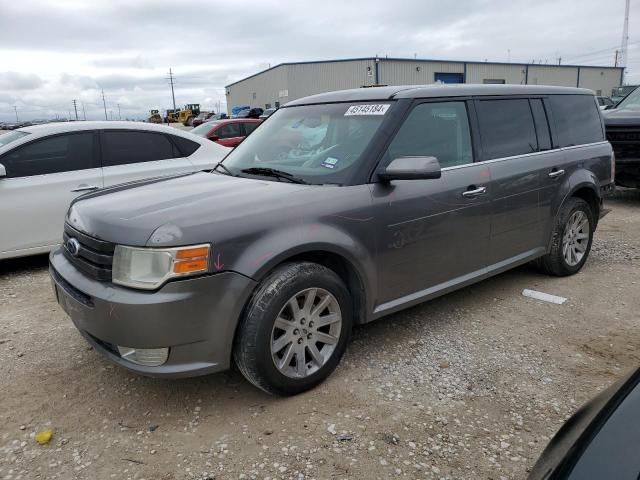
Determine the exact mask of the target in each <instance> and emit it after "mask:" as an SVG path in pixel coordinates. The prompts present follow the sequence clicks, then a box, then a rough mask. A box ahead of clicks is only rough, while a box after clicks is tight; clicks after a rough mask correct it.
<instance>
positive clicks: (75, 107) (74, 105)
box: [71, 99, 78, 122]
mask: <svg viewBox="0 0 640 480" xmlns="http://www.w3.org/2000/svg"><path fill="white" fill-rule="evenodd" d="M71 103H73V109H74V110H75V112H76V122H77V121H78V102H77V101H76V99H73V100H71Z"/></svg>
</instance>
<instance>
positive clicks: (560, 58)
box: [558, 57, 562, 65]
mask: <svg viewBox="0 0 640 480" xmlns="http://www.w3.org/2000/svg"><path fill="white" fill-rule="evenodd" d="M561 63H562V57H558V65H560V64H561Z"/></svg>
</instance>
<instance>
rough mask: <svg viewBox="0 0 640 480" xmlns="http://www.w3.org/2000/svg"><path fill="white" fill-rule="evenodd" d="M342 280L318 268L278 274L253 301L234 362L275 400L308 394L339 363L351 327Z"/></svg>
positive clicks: (298, 266) (291, 268)
mask: <svg viewBox="0 0 640 480" xmlns="http://www.w3.org/2000/svg"><path fill="white" fill-rule="evenodd" d="M351 307H352V305H351V298H350V296H349V292H348V290H347V288H346V287H345V285H344V283H343V282H342V280H341V279H340V278H339V277H338V276H337V275H336V274H335V273H334V272H333V271H332V270H329V269H328V268H325V267H323V266H321V265H318V264H315V263H309V262H304V263H295V264H287V265H283V266H282V267H280V268H278V269H277V270H275V271H274V272H273V273H272V274H271V275H269V276H268V277H267V278H266V279H265V280H264V281H263V282H262V284H261V285H260V287H259V288H258V291H257V292H256V294H255V295H254V297H253V298H252V299H251V301H250V303H249V305H248V307H247V311H246V314H245V316H244V318H243V320H242V323H241V325H240V327H239V330H238V333H237V335H236V341H235V347H234V359H235V362H236V365H237V366H238V368H239V369H240V371H241V372H242V374H243V375H244V376H245V377H246V378H247V380H249V381H250V382H251V383H253V384H254V385H255V386H257V387H258V388H261V389H262V390H264V391H266V392H268V393H271V394H276V395H292V394H296V393H300V392H303V391H305V390H308V389H310V388H312V387H314V386H315V385H317V384H319V383H320V382H322V381H323V380H324V379H325V378H327V377H328V376H329V375H330V374H331V372H332V371H333V370H334V369H335V368H336V366H337V365H338V363H339V362H340V358H341V357H342V355H343V353H344V351H345V349H346V346H347V341H348V338H349V334H350V331H351V324H352V313H351V312H352V310H351Z"/></svg>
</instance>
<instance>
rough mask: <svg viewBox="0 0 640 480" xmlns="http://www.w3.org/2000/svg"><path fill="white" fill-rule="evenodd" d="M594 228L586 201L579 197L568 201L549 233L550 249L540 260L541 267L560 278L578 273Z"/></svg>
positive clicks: (586, 254)
mask: <svg viewBox="0 0 640 480" xmlns="http://www.w3.org/2000/svg"><path fill="white" fill-rule="evenodd" d="M594 228H595V219H594V213H593V211H592V210H591V207H590V206H589V204H588V203H587V202H585V201H584V200H582V199H581V198H575V197H574V198H570V199H569V200H567V202H566V203H565V204H564V205H563V206H562V208H561V210H560V213H559V214H558V218H557V220H556V224H555V227H554V229H553V232H552V243H551V250H550V251H549V253H548V254H547V255H545V256H544V257H542V258H541V259H540V262H539V263H540V265H541V267H542V269H543V270H544V271H545V272H546V273H548V274H551V275H556V276H559V277H563V276H567V275H573V274H574V273H577V272H579V271H580V269H581V268H582V266H583V265H584V264H585V262H586V261H587V258H588V256H589V252H590V251H591V243H592V241H593V231H594Z"/></svg>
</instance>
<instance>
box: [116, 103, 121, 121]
mask: <svg viewBox="0 0 640 480" xmlns="http://www.w3.org/2000/svg"><path fill="white" fill-rule="evenodd" d="M116 105H117V106H118V120H122V116H121V115H120V104H119V103H116Z"/></svg>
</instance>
